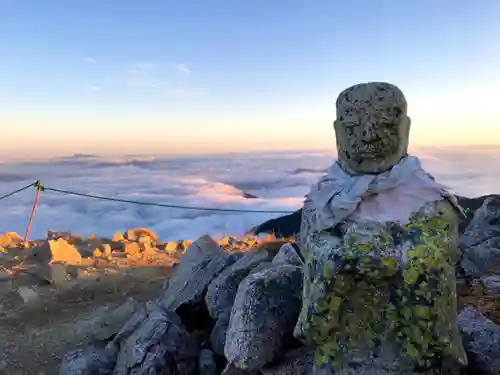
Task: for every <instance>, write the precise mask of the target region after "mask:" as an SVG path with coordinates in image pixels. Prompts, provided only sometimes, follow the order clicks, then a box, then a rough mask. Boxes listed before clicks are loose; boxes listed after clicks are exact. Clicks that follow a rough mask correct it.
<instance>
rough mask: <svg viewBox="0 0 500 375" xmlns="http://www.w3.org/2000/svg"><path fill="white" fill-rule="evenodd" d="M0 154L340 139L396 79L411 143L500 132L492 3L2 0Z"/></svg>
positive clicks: (313, 144) (196, 149)
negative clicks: (375, 91)
mask: <svg viewBox="0 0 500 375" xmlns="http://www.w3.org/2000/svg"><path fill="white" fill-rule="evenodd" d="M0 35H1V37H0V56H1V58H0V67H1V69H0V135H1V139H2V148H1V150H0V155H29V154H44V155H49V154H50V155H52V154H71V153H77V152H87V153H160V152H161V153H205V152H224V151H247V150H257V149H290V148H324V147H333V145H334V137H333V129H332V125H331V124H332V121H333V119H334V114H335V108H334V103H335V98H336V96H337V94H338V93H339V92H340V91H341V90H342V89H343V88H345V87H347V86H350V85H351V84H355V83H359V82H364V81H389V82H392V83H395V84H397V85H398V86H400V87H401V88H402V89H403V91H404V92H405V94H406V96H407V99H408V102H409V114H410V116H411V117H412V120H413V123H412V141H413V144H417V145H421V144H424V145H448V144H469V143H470V144H480V143H489V144H491V143H494V144H495V143H496V144H498V143H500V114H499V112H498V103H497V101H498V100H495V97H496V98H498V95H499V94H498V90H499V87H500V48H499V46H500V1H498V0H478V1H470V0H407V1H401V0H399V1H398V0H364V1H336V0H309V1H306V0H302V1H299V0H253V1H249V0H211V1H207V0H191V1H180V0H177V1H172V0H142V1H139V0H85V1H84V0H80V1H77V0H72V1H70V0H44V1H40V0H0Z"/></svg>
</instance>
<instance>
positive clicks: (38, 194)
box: [23, 180, 45, 248]
mask: <svg viewBox="0 0 500 375" xmlns="http://www.w3.org/2000/svg"><path fill="white" fill-rule="evenodd" d="M33 185H34V186H35V187H36V197H35V202H34V203H33V209H32V210H31V215H30V219H29V221H28V227H27V228H26V234H25V235H24V241H23V242H24V247H25V248H27V247H28V245H29V244H28V235H29V234H30V230H31V222H32V221H33V216H35V212H36V208H37V206H38V199H39V198H40V192H42V191H44V190H45V188H44V187H43V185H42V183H41V182H40V180H36V182H35V183H34V184H33Z"/></svg>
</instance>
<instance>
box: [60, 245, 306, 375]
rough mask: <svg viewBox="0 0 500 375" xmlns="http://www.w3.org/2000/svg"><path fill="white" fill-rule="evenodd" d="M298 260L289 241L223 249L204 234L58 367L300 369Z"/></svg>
mask: <svg viewBox="0 0 500 375" xmlns="http://www.w3.org/2000/svg"><path fill="white" fill-rule="evenodd" d="M302 264H303V263H302V259H301V258H300V256H299V255H298V252H297V251H296V248H294V245H292V244H289V243H288V244H284V245H283V246H281V248H280V249H279V251H275V250H274V249H269V248H266V247H260V248H259V249H258V250H256V251H251V252H245V251H238V252H235V251H231V252H229V251H226V250H225V249H224V248H222V247H221V246H220V245H219V244H218V243H216V242H215V241H214V240H213V239H212V238H211V237H209V236H204V237H202V238H200V239H198V240H197V241H195V242H194V243H193V244H192V245H191V246H190V247H189V249H188V250H187V251H186V253H185V254H184V255H183V256H182V258H181V262H180V263H179V264H178V265H177V266H176V267H175V269H174V270H173V274H172V277H171V278H170V280H169V282H168V285H166V286H165V289H164V291H163V292H162V293H161V295H160V296H159V297H158V298H157V299H156V300H154V301H149V302H147V303H146V304H144V305H139V304H133V306H134V307H133V308H130V307H129V308H122V310H127V311H128V313H129V316H128V319H127V316H125V315H124V314H119V315H120V316H121V319H123V323H124V324H123V325H122V326H121V327H119V328H118V327H117V326H116V321H115V327H117V328H116V332H113V331H112V330H110V329H106V330H103V334H102V335H100V337H99V338H96V339H94V341H93V342H91V343H89V344H88V346H86V347H84V348H82V349H78V350H75V351H72V352H70V353H67V355H66V356H65V357H64V359H63V361H62V364H61V367H60V371H59V374H60V375H76V374H95V375H105V374H114V375H125V374H127V375H141V374H144V375H145V374H148V375H154V374H158V375H160V374H162V375H167V374H179V375H190V374H192V375H196V374H200V375H201V374H203V375H216V374H220V373H223V374H226V375H227V374H233V373H234V374H236V373H238V374H239V373H245V372H248V373H257V372H262V373H264V374H268V375H272V374H278V373H282V372H283V371H290V369H293V371H295V372H294V373H296V374H300V373H304V374H305V373H307V372H309V370H310V367H311V365H312V353H311V351H310V350H309V349H308V348H306V347H305V346H303V345H302V344H301V343H300V342H299V341H297V340H295V339H294V338H293V329H294V327H295V324H296V321H297V318H298V315H299V312H300V308H301V295H302ZM127 305H128V306H131V304H130V301H127ZM108 328H109V327H108ZM104 331H105V332H104ZM287 369H288V370H287Z"/></svg>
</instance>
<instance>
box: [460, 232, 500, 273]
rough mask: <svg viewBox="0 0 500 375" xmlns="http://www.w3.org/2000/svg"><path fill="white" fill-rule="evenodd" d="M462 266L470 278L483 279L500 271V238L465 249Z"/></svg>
mask: <svg viewBox="0 0 500 375" xmlns="http://www.w3.org/2000/svg"><path fill="white" fill-rule="evenodd" d="M461 266H462V268H463V270H464V271H465V273H466V274H467V275H468V276H473V277H481V276H483V275H485V274H486V273H492V272H495V273H496V272H499V271H500V237H496V238H491V239H487V240H485V241H483V242H481V243H479V244H478V245H475V246H471V247H469V248H467V249H465V251H464V253H463V257H462V261H461Z"/></svg>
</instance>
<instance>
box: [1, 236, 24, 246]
mask: <svg viewBox="0 0 500 375" xmlns="http://www.w3.org/2000/svg"><path fill="white" fill-rule="evenodd" d="M23 242H24V239H23V238H22V237H21V236H20V235H19V234H17V233H16V232H5V233H3V234H0V246H2V247H5V248H10V247H19V246H21V245H22V244H23Z"/></svg>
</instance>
